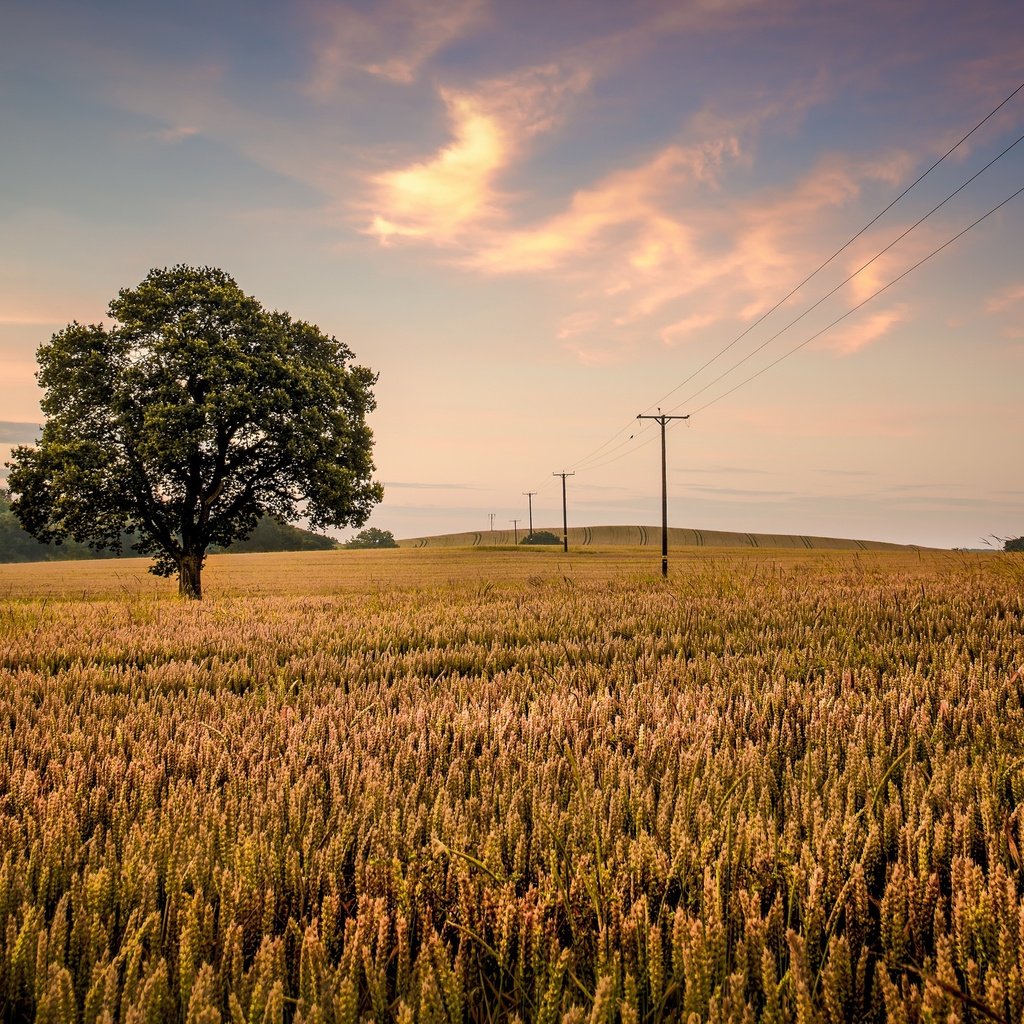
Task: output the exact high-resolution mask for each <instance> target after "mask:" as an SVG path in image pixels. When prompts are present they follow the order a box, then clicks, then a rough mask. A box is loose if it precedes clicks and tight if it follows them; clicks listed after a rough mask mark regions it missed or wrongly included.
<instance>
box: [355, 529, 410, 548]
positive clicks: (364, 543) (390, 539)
mask: <svg viewBox="0 0 1024 1024" xmlns="http://www.w3.org/2000/svg"><path fill="white" fill-rule="evenodd" d="M344 546H345V547H346V548H397V547H398V541H397V540H395V537H394V534H392V532H391V531H390V530H378V529H377V527H375V526H371V527H370V528H369V529H366V530H360V531H359V533H357V534H356V535H355V536H354V537H352V538H351V539H350V540H347V541H345V545H344Z"/></svg>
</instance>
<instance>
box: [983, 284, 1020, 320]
mask: <svg viewBox="0 0 1024 1024" xmlns="http://www.w3.org/2000/svg"><path fill="white" fill-rule="evenodd" d="M1021 303H1024V283H1021V284H1013V285H1009V286H1008V287H1006V288H1003V289H1001V290H1000V291H998V292H996V293H995V295H993V296H991V297H990V298H989V300H988V302H987V303H986V304H985V308H986V309H987V310H988V312H990V313H1005V312H1006V310H1008V309H1012V308H1013V307H1014V306H1017V305H1019V304H1021Z"/></svg>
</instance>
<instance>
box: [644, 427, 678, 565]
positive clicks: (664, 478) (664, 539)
mask: <svg viewBox="0 0 1024 1024" xmlns="http://www.w3.org/2000/svg"><path fill="white" fill-rule="evenodd" d="M689 418H690V417H689V414H687V415H686V416H667V415H666V414H665V413H663V412H662V411H661V410H660V409H659V410H658V415H657V416H637V419H638V420H654V421H655V423H659V424H661V575H662V576H667V575H668V474H667V471H666V469H665V424H666V423H668V421H669V420H688V419H689Z"/></svg>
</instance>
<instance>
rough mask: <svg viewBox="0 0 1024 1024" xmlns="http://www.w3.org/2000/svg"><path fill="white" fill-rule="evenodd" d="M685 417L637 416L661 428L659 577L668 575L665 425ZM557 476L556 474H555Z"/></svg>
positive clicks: (664, 414)
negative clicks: (652, 421)
mask: <svg viewBox="0 0 1024 1024" xmlns="http://www.w3.org/2000/svg"><path fill="white" fill-rule="evenodd" d="M689 418H690V415H689V413H687V414H686V415H685V416H669V415H668V414H667V413H663V412H662V411H661V410H660V409H659V410H658V415H657V416H649V415H648V416H645V415H643V414H642V413H640V414H638V415H637V419H638V420H654V422H655V423H657V424H659V425H660V426H661V575H662V576H667V575H668V469H667V467H666V463H665V425H666V424H667V423H668V422H669V420H688V419H689ZM556 475H557V474H556Z"/></svg>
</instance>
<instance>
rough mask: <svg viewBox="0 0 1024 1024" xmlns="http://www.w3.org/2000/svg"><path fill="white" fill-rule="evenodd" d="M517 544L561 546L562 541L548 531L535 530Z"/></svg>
mask: <svg viewBox="0 0 1024 1024" xmlns="http://www.w3.org/2000/svg"><path fill="white" fill-rule="evenodd" d="M519 543H520V544H561V543H562V539H561V538H560V537H556V536H555V535H554V534H553V533H552V532H551V531H550V530H535V531H534V532H533V533H528V534H527V535H526V536H525V537H524V538H523V539H522V540H521V541H520V542H519Z"/></svg>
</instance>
